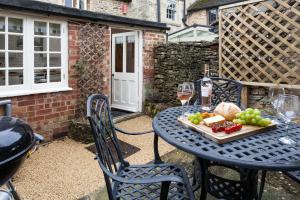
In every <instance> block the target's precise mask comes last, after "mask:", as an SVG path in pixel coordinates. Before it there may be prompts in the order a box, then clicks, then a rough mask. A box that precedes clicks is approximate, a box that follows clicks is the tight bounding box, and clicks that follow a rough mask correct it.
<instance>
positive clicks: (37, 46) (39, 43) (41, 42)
mask: <svg viewBox="0 0 300 200" xmlns="http://www.w3.org/2000/svg"><path fill="white" fill-rule="evenodd" d="M34 50H35V51H47V38H37V37H36V38H34Z"/></svg>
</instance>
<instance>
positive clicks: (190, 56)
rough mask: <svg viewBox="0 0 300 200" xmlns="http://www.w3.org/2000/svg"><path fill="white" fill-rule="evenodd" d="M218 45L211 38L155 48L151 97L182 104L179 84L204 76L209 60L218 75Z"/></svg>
mask: <svg viewBox="0 0 300 200" xmlns="http://www.w3.org/2000/svg"><path fill="white" fill-rule="evenodd" d="M217 45H218V44H217V43H208V42H203V43H167V44H163V45H159V46H158V47H157V48H156V50H155V60H156V63H155V70H154V72H155V75H154V84H153V86H152V88H151V89H149V90H150V91H149V93H148V95H147V97H148V100H149V101H154V102H159V103H167V104H169V105H178V104H180V103H179V101H178V100H177V97H176V90H177V85H178V84H179V83H182V82H186V81H196V80H198V79H200V78H201V77H202V76H203V71H204V64H206V63H207V64H209V65H210V75H211V76H216V75H217V72H218V48H217ZM149 88H150V86H149ZM151 90H152V91H151ZM151 95H152V96H151Z"/></svg>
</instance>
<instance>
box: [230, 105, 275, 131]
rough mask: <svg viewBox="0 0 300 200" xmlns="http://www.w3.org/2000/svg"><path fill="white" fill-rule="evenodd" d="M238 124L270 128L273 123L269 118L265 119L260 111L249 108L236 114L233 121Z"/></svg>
mask: <svg viewBox="0 0 300 200" xmlns="http://www.w3.org/2000/svg"><path fill="white" fill-rule="evenodd" d="M233 122H234V123H236V124H243V125H253V126H262V127H266V126H269V125H270V124H271V123H272V122H271V120H270V119H269V118H263V117H262V116H261V112H260V110H258V109H253V108H247V109H246V110H245V111H243V112H240V113H238V114H236V119H234V120H233Z"/></svg>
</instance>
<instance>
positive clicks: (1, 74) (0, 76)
mask: <svg viewBox="0 0 300 200" xmlns="http://www.w3.org/2000/svg"><path fill="white" fill-rule="evenodd" d="M0 85H5V71H4V70H0Z"/></svg>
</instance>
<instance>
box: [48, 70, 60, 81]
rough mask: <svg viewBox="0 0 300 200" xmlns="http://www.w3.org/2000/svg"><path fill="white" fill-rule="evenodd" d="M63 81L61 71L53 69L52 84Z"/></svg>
mask: <svg viewBox="0 0 300 200" xmlns="http://www.w3.org/2000/svg"><path fill="white" fill-rule="evenodd" d="M60 81H61V70H60V69H51V70H50V82H60Z"/></svg>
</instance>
